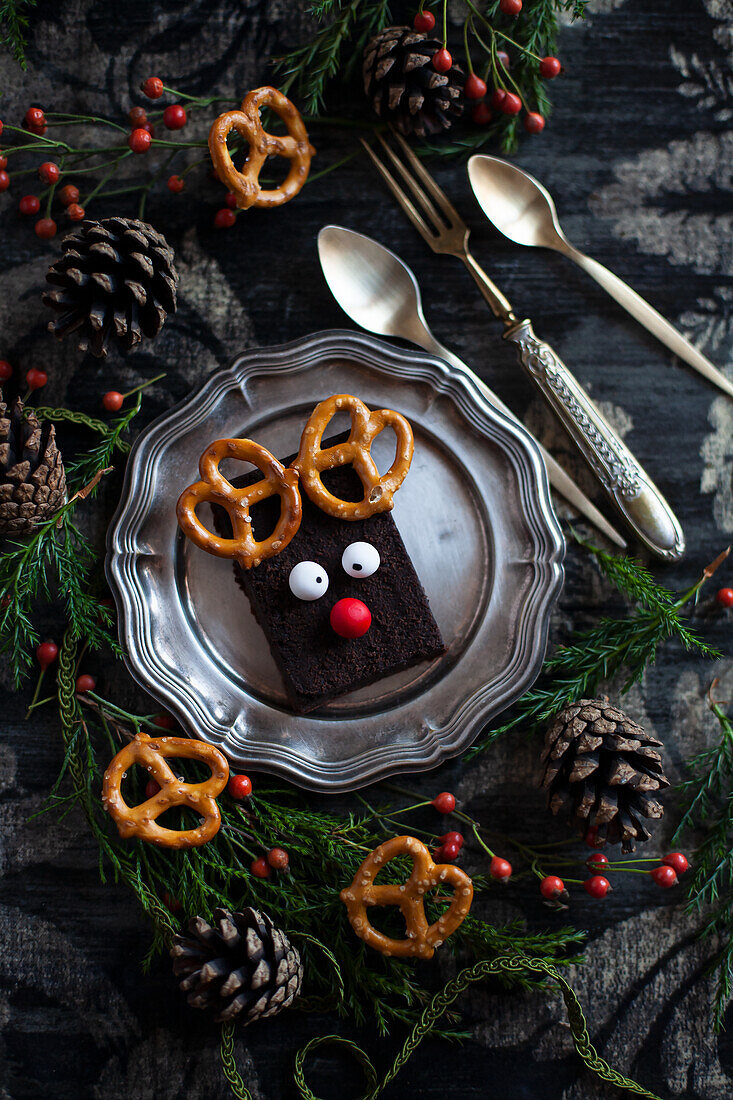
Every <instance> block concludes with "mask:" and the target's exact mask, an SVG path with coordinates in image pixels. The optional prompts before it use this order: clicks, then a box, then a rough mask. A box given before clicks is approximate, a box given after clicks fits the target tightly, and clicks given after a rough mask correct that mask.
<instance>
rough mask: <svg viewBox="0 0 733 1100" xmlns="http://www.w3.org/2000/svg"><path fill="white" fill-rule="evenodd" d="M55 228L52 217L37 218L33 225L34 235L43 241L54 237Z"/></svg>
mask: <svg viewBox="0 0 733 1100" xmlns="http://www.w3.org/2000/svg"><path fill="white" fill-rule="evenodd" d="M57 228H58V227H57V225H56V222H55V221H54V220H53V218H39V219H38V221H37V222H36V224H35V226H34V229H35V231H36V236H37V237H40V238H41V239H42V240H44V241H50V240H51V237H55V236H56V229H57Z"/></svg>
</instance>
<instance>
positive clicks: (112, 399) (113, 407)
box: [102, 390, 125, 413]
mask: <svg viewBox="0 0 733 1100" xmlns="http://www.w3.org/2000/svg"><path fill="white" fill-rule="evenodd" d="M124 400H125V398H124V395H123V394H121V393H119V392H118V391H117V390H107V392H106V393H105V394H104V395H103V396H102V405H103V407H104V408H105V409H106V410H107V412H110V413H116V412H119V411H120V409H121V408H122V402H123V401H124Z"/></svg>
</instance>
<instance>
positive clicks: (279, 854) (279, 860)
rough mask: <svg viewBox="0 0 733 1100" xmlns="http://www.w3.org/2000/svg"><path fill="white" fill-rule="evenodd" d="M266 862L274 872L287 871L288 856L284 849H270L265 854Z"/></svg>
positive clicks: (288, 864)
mask: <svg viewBox="0 0 733 1100" xmlns="http://www.w3.org/2000/svg"><path fill="white" fill-rule="evenodd" d="M267 862H268V863H269V864H270V866H271V867H272V868H273V870H275V871H287V869H288V867H289V866H290V856H289V855H288V853H287V852H286V851H285V849H284V848H270V851H269V852H268V853H267Z"/></svg>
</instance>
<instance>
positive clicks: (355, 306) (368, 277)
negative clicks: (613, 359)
mask: <svg viewBox="0 0 733 1100" xmlns="http://www.w3.org/2000/svg"><path fill="white" fill-rule="evenodd" d="M318 256H319V258H320V261H321V267H322V269H323V274H324V276H325V278H326V282H327V283H328V286H329V289H330V290H331V293H332V294H333V296H334V298H335V299H336V301H337V302H338V304H339V305H340V306H341V308H342V309H343V311H344V312H345V313H346V314H348V316H349V317H350V318H351V319H352V321H356V323H357V325H360V326H361V327H362V328H363V329H366V330H367V332H374V333H376V334H377V335H378V336H393V337H394V336H396V337H399V338H401V339H403V340H409V341H410V342H411V343H413V344H417V345H418V346H419V347H421V348H425V350H426V351H429V352H432V353H433V355H437V357H438V358H439V359H444V360H445V361H446V362H448V363H450V364H452V365H453V366H454V367H458V368H459V370H461V371H466V372H467V373H468V374H470V376H471V378H472V379H473V381H474V382H475V383H476V384H477V385H478V386H480V388H481V391H482V393H483V394H484V397H485V398H486V400H487V401H488V402H489V403H490V404H491V405H493V406H494V407H495V408H497V409H501V411H502V412H503V413H506V415H507V416H509V417H511V419H512V420H514V421H515V422H518V420H517V417H516V416H515V415H514V413H513V412H511V411H510V409H508V408H507V406H506V405H505V404H504V403H503V401H501V400H500V399H499V398H498V397H497V396H496V394H495V393H493V391H492V390H490V389H489V388H488V386H487V385H486V383H485V382H482V380H481V379H480V378H479V377H478V376H477V375H476V374H474V373H473V371H472V370H471V369H470V367H467V366H466V364H465V363H463V362H462V361H461V360H460V359H459V358H458V356H457V355H454V354H453V352H452V351H450V350H449V349H448V348H446V347H444V346H443V345H442V344H441V343H439V342H438V341H437V340H436V339H435V337H434V336H433V334H432V332H431V331H430V329H429V328H428V325H427V322H426V321H425V317H424V316H423V309H422V300H421V297H420V287H419V286H418V283H417V280H416V278H415V276H414V274H413V273H412V271H411V270H410V268H409V267H408V266H407V264H405V263H403V261H402V260H401V259H400V258H399V256H396V255H395V253H394V252H390V250H389V249H388V248H385V247H384V245H381V244H379V243H378V242H377V241H374V240H372V238H371V237H366V236H365V235H364V234H363V233H356V232H354V230H352V229H344V228H342V227H341V226H340V225H327V226H324V228H323V229H322V230H321V231H320V233H319V234H318ZM538 446H539V448H540V451H541V452H542V457H543V458H544V460H545V464H546V466H547V473H548V476H549V478H550V482H551V484H552V485H553V486H554V488H555V489H557V491H558V492H559V493H562V495H563V496H564V497H565V498H566V500H567V501H569V503H570V504H572V506H573V507H574V508H575V509H576V510H577V511H578V512H580V513H581V514H582V515H584V516H585V517H586V519H588V520H589V521H590V522H591V523H592V524H594V526H595V527H597V528H598V530H600V531H601V532H602V533H603V534H604V535H605V536H606V538H608V539H610V540H611V542H613V543H615V545H616V546H620V547H622V548H625V547H626V542H625V541H624V539H623V538H622V537H621V535H620V534H619V533H618V531H617V530H616V529H615V528H614V527H612V526H611V524H610V523H609V522H608V520H606V518H605V517H604V516H603V515H602V514H601V513H600V512H599V511H598V509H597V508H596V506H595V505H594V504H592V503H591V501H590V500H588V498H587V497H586V496H585V494H584V493H582V492H581V490H580V489H579V488H578V486H577V485H576V484H575V482H574V481H573V480H572V478H571V477H570V476H569V475H568V474H566V473H565V470H563V468H562V466H560V465H559V463H558V462H556V461H555V459H554V458H553V457H552V455H551V454H549V453H548V452H547V451H546V450H545V449H544V447H543V446H542V445H541V444H538Z"/></svg>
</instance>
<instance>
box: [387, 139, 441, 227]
mask: <svg viewBox="0 0 733 1100" xmlns="http://www.w3.org/2000/svg"><path fill="white" fill-rule="evenodd" d="M377 140H378V141H379V144H380V145H381V146H382V148H383V149H384V151H385V153H386V154H387V156H388V157H389V159H390V160H391V162H392V164H393V165H394V167H395V168H396V169H397V171H398V172H399V174H400V176H401V177H402V179H403V180H404V182H405V183H406V184H407V186H408V187H409V188H410V191H412V193H413V195H414V196H415V198H416V199H417V201H418V203H419V204H420V206H421V207H422V209H423V212H424V213H425V214H426V215H427V217H428V218H429V219H430V221H431V222H432V223H433V226H434V228H435V231H436V233H444V232H445V230H446V223H445V221H444V219H443V218H441V216H440V214H439V212H438V211H437V210H436V209H435V207H434V206H433V204H432V202H431V201H430V199H429V198H428V196H427V195H426V194H425V192H424V191H423V189H422V187H421V186H420V184H419V183H418V182H417V180H416V179H415V177H414V176H413V175H412V173H411V172H410V171H408V169H407V168H406V167H405V165H404V164H403V163H402V161H401V160H400V158H399V157H398V156H397V154H396V153H395V151H394V149H393V148H392V147H391V146H390V145H388V144H387V142H386V141H385V140H384V138H383V137H382V135H381V134H380V133H377ZM448 228H450V227H448Z"/></svg>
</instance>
